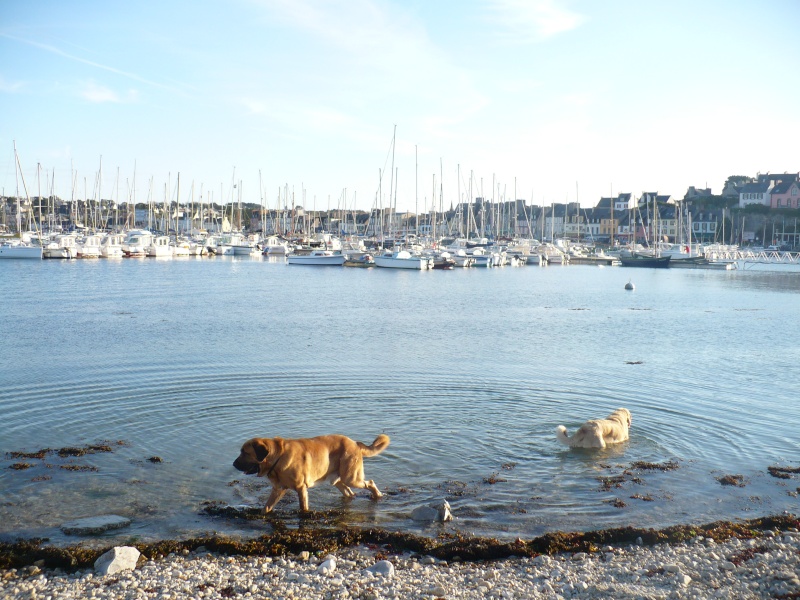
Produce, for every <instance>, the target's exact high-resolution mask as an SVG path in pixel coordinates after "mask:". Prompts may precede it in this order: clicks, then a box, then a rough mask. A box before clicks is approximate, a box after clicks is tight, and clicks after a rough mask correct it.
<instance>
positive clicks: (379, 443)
mask: <svg viewBox="0 0 800 600" xmlns="http://www.w3.org/2000/svg"><path fill="white" fill-rule="evenodd" d="M358 447H359V448H361V454H362V456H375V455H376V454H380V453H381V452H383V451H384V450H386V448H388V447H389V436H388V435H384V434H383V433H382V434H380V435H379V436H378V437H376V438H375V441H374V442H372V444H371V445H369V446H367V445H366V444H362V443H361V442H358Z"/></svg>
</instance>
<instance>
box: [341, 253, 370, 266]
mask: <svg viewBox="0 0 800 600" xmlns="http://www.w3.org/2000/svg"><path fill="white" fill-rule="evenodd" d="M344 266H345V267H374V266H375V259H374V258H373V256H372V255H371V254H369V253H367V252H363V253H354V254H345V259H344Z"/></svg>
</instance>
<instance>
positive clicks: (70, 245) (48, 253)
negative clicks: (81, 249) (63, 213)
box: [42, 233, 78, 258]
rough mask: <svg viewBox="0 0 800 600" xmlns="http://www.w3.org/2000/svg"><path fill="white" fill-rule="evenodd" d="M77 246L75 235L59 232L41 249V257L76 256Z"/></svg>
mask: <svg viewBox="0 0 800 600" xmlns="http://www.w3.org/2000/svg"><path fill="white" fill-rule="evenodd" d="M77 257H78V246H77V245H76V243H75V235H74V234H72V233H61V234H59V235H57V236H56V237H55V239H53V241H51V242H50V243H49V244H47V245H46V246H45V247H44V248H43V249H42V258H77Z"/></svg>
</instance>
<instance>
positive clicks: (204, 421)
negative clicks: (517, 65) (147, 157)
mask: <svg viewBox="0 0 800 600" xmlns="http://www.w3.org/2000/svg"><path fill="white" fill-rule="evenodd" d="M629 279H633V281H634V283H635V284H636V290H635V291H634V292H629V291H625V290H624V289H623V286H624V284H625V283H626V282H627V281H628V280H629ZM0 298H2V303H3V343H2V348H1V349H0V410H2V416H1V417H0V453H2V454H0V490H2V499H1V500H0V537H2V538H12V537H16V536H17V535H45V536H48V537H50V538H51V539H52V540H54V541H56V542H58V541H59V540H61V541H63V536H60V534H59V533H58V529H57V528H58V526H59V525H60V524H61V523H63V522H64V521H66V520H69V519H73V518H78V517H84V516H91V515H95V514H105V513H116V514H122V515H125V516H129V517H131V518H132V519H133V520H134V524H133V526H132V527H131V528H128V529H125V530H121V532H117V533H116V534H113V535H118V536H132V535H133V536H137V537H138V538H140V539H152V538H159V537H180V536H186V535H193V534H196V533H199V532H210V531H217V532H221V533H230V534H253V533H258V532H260V531H263V530H264V529H265V528H266V527H268V526H267V525H266V524H265V523H261V522H258V523H238V522H232V521H228V520H224V519H212V518H209V517H205V516H201V515H200V514H199V511H200V508H201V503H202V502H203V501H206V500H215V501H221V502H224V503H230V504H233V505H250V506H256V505H259V504H262V503H263V502H264V500H265V498H266V495H267V494H268V491H269V490H268V489H267V488H265V487H264V486H263V480H256V479H254V478H248V477H246V476H244V475H243V474H241V473H239V472H237V471H235V470H234V469H233V467H232V466H231V463H232V461H233V459H234V458H235V457H236V456H237V454H238V450H239V447H240V445H241V444H242V442H243V441H244V440H245V439H247V438H249V437H253V436H265V437H273V436H282V437H307V436H313V435H320V434H324V433H334V432H338V433H343V434H346V435H349V436H351V437H353V438H355V439H358V440H361V441H364V442H366V443H370V442H371V441H372V440H373V439H374V438H375V436H376V435H377V434H379V433H386V434H388V435H389V436H391V438H392V444H391V446H390V447H389V449H388V450H387V451H386V452H384V453H383V454H382V455H380V456H378V457H374V458H370V459H366V461H365V470H366V474H367V477H368V478H371V479H374V480H375V482H376V483H377V485H378V487H379V488H380V489H381V490H382V491H383V492H385V493H386V496H385V497H384V498H383V499H381V500H380V501H378V502H373V501H371V500H370V499H369V497H368V494H367V492H365V491H363V490H362V491H360V492H358V497H357V498H356V499H355V500H353V501H351V502H344V501H343V500H342V499H341V497H340V495H339V492H338V491H337V490H336V489H335V488H333V487H332V486H329V485H327V484H321V485H320V486H319V487H316V488H314V489H312V490H311V491H310V504H311V507H312V509H316V510H323V511H324V510H332V509H343V510H344V518H343V519H344V521H345V522H350V523H354V524H375V525H379V526H383V527H387V528H392V529H400V530H410V531H414V532H420V533H430V534H435V533H437V532H438V531H439V526H433V527H427V526H424V525H420V524H417V523H414V522H412V521H411V520H410V519H409V513H410V511H411V510H412V509H413V508H415V507H416V506H419V505H421V504H425V503H428V502H433V501H438V500H440V499H442V498H446V499H447V500H448V501H449V502H450V504H451V506H452V508H453V512H454V515H455V516H456V520H455V521H454V522H452V523H450V524H447V525H445V526H443V527H444V528H445V529H447V530H458V531H463V532H469V533H475V534H478V535H492V536H500V537H510V536H522V537H531V536H535V535H539V534H541V533H543V532H547V531H553V530H556V529H569V530H586V529H595V528H599V527H616V526H623V525H635V526H647V527H649V526H654V527H656V526H663V525H670V524H674V523H687V522H692V523H693V522H708V521H712V520H716V519H735V518H738V517H744V518H750V517H755V516H758V515H763V514H773V513H779V512H781V511H783V510H789V511H791V512H797V509H798V498H797V497H796V496H793V495H791V494H792V493H794V492H796V490H797V488H798V486H800V476H797V475H795V476H794V478H793V479H786V480H783V479H776V478H774V477H772V476H770V475H769V474H768V472H767V467H768V466H771V465H779V466H791V467H797V466H798V464H799V463H798V460H800V458H799V457H800V453H799V452H798V450H800V444H798V440H799V439H800V436H798V434H797V432H798V431H800V407H798V404H797V402H796V399H797V398H798V397H799V396H800V383H798V378H797V376H796V373H797V364H798V362H800V344H798V343H797V332H798V326H797V317H796V315H797V303H798V300H800V274H797V273H764V272H736V271H704V270H691V269H680V270H678V269H675V270H650V269H624V268H620V267H606V268H598V267H592V266H569V267H547V268H538V267H522V268H502V269H459V270H455V271H451V272H440V271H431V272H416V271H414V272H411V271H395V270H387V269H349V268H314V267H298V266H288V265H286V264H284V262H283V261H282V260H280V261H276V260H275V259H272V260H266V259H261V258H256V259H249V258H245V259H238V258H210V259H196V260H195V259H192V260H188V259H187V260H168V261H161V260H155V259H141V260H139V259H131V260H118V261H106V260H101V261H86V260H82V261H41V262H32V261H9V260H7V261H0ZM621 406H624V407H626V408H628V409H630V411H631V412H632V414H633V427H632V430H631V439H630V441H628V442H626V443H623V444H620V445H618V446H616V447H613V448H610V449H608V450H606V451H602V452H599V453H598V452H589V451H575V450H568V449H566V448H564V447H562V446H560V445H559V444H558V443H557V441H556V439H555V435H554V429H555V427H556V426H557V425H559V424H564V425H566V426H567V428H568V429H570V430H573V429H574V428H576V427H577V426H579V425H580V423H582V422H583V421H584V420H585V419H588V418H593V417H603V416H606V415H607V414H608V413H610V412H611V411H612V410H614V409H616V408H618V407H621ZM104 440H109V441H112V442H117V441H121V442H124V444H122V445H116V444H114V445H113V448H114V451H113V452H111V453H97V454H90V455H87V456H83V457H75V458H59V457H58V456H56V455H54V454H50V455H48V456H47V457H46V458H45V459H44V460H36V459H28V460H25V461H22V462H29V463H31V464H33V465H34V466H33V467H31V468H29V469H26V470H12V469H10V468H8V467H9V466H10V465H11V464H13V463H16V462H21V461H20V460H18V459H13V458H11V457H10V456H9V455H7V454H5V453H7V452H11V451H22V450H24V451H34V450H38V449H40V448H61V447H65V446H79V445H83V444H94V443H98V442H101V441H104ZM152 456H158V457H160V458H161V459H163V462H162V463H155V464H154V463H151V462H149V461H147V460H146V459H147V458H149V457H152ZM635 461H646V462H651V463H665V462H667V461H677V463H678V468H677V469H675V470H671V471H660V470H653V471H649V470H648V471H641V472H635V473H632V474H630V475H628V476H626V477H625V478H624V479H625V480H624V481H623V482H622V483H621V487H613V486H612V487H610V489H604V486H603V485H602V482H601V481H600V480H601V479H602V478H607V477H613V476H619V475H623V471H624V469H625V468H626V467H628V466H630V465H631V463H633V462H635ZM67 464H74V465H77V466H78V467H80V468H87V467H94V468H96V469H97V470H96V471H89V472H87V471H70V470H65V469H61V468H60V467H61V466H62V465H67ZM730 474H737V475H742V476H743V477H744V483H745V485H744V487H737V486H723V485H721V484H720V482H719V481H718V479H717V478H719V477H722V476H724V475H730ZM633 477H636V478H637V480H636V481H633V480H632V478H633ZM632 496H635V497H632ZM615 500H619V501H622V502H624V504H625V506H624V507H618V506H615V505H614V501H615ZM617 504H619V502H618V503H617ZM296 508H297V499H296V496H295V495H294V494H293V493H289V494H287V495H286V497H285V499H284V500H283V501H282V502H281V503H280V504H279V505H278V509H279V511H280V512H281V514H283V515H285V519H286V521H287V523H288V524H289V525H290V526H291V525H293V524H296V523H297V515H296ZM110 535H111V534H110Z"/></svg>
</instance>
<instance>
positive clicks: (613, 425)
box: [556, 408, 631, 448]
mask: <svg viewBox="0 0 800 600" xmlns="http://www.w3.org/2000/svg"><path fill="white" fill-rule="evenodd" d="M630 426H631V413H630V411H629V410H628V409H627V408H619V409H617V410H615V411H614V412H613V413H611V414H610V415H608V418H607V419H593V420H591V421H586V423H584V424H583V425H581V426H580V429H578V431H576V432H575V435H573V436H572V437H570V436H569V435H568V434H567V428H566V427H564V426H563V425H559V426H558V427H556V437H557V438H558V441H559V442H561V443H562V444H564V445H566V446H569V447H570V448H605V447H606V445H607V444H617V443H619V442H624V441H625V440H627V439H628V428H629V427H630Z"/></svg>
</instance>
